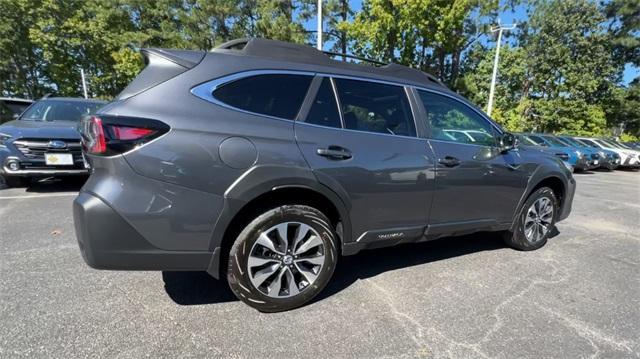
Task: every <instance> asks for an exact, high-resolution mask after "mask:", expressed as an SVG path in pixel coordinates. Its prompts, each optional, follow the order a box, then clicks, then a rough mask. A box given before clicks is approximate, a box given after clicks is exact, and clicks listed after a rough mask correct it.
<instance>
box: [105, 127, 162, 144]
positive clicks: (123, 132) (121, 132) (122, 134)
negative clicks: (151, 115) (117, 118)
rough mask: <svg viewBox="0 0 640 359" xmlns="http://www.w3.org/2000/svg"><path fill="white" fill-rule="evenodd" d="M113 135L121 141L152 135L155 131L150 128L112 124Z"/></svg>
mask: <svg viewBox="0 0 640 359" xmlns="http://www.w3.org/2000/svg"><path fill="white" fill-rule="evenodd" d="M111 130H112V131H113V137H114V139H116V140H120V141H130V140H139V139H141V138H144V137H147V136H149V135H152V134H153V133H154V132H155V131H154V130H152V129H149V128H136V127H124V126H112V127H111Z"/></svg>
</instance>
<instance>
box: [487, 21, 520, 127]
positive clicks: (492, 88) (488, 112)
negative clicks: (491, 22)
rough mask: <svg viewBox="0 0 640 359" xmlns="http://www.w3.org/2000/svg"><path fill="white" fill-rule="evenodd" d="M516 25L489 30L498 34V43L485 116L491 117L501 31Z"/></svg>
mask: <svg viewBox="0 0 640 359" xmlns="http://www.w3.org/2000/svg"><path fill="white" fill-rule="evenodd" d="M515 27H516V24H513V25H507V26H501V25H498V27H497V28H495V27H494V28H491V32H496V31H497V32H498V43H497V44H496V56H495V58H494V59H493V74H492V75H491V87H490V89H489V102H488V103H487V115H489V116H491V111H492V110H493V95H494V93H495V91H496V78H497V77H498V61H499V58H500V43H501V42H502V30H512V29H514V28H515Z"/></svg>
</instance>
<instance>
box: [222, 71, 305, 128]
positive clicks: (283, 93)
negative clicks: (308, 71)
mask: <svg viewBox="0 0 640 359" xmlns="http://www.w3.org/2000/svg"><path fill="white" fill-rule="evenodd" d="M311 80H312V77H311V76H307V75H289V74H269V75H255V76H249V77H245V78H241V79H238V80H235V81H233V82H230V83H226V84H224V85H222V86H221V87H219V88H218V89H216V90H214V91H213V97H214V98H215V99H216V100H218V101H220V102H222V103H224V104H226V105H228V106H231V107H235V108H237V109H240V110H244V111H249V112H253V113H256V114H261V115H267V116H273V117H278V118H283V119H287V120H293V119H294V118H295V117H296V115H297V114H298V111H299V110H300V107H301V106H302V101H304V98H305V96H306V94H307V90H308V89H309V85H310V84H311Z"/></svg>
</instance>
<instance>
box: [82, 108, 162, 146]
mask: <svg viewBox="0 0 640 359" xmlns="http://www.w3.org/2000/svg"><path fill="white" fill-rule="evenodd" d="M168 131H169V126H167V125H166V124H164V123H162V122H160V121H156V120H149V119H143V118H131V117H120V116H108V115H101V116H99V117H98V116H92V117H87V118H85V119H83V120H82V123H81V126H80V134H81V137H82V147H83V149H84V150H85V152H87V153H89V154H92V155H104V156H111V155H116V154H120V153H124V152H127V151H130V150H132V149H134V148H136V147H138V146H140V145H142V144H144V143H147V142H149V141H151V140H153V139H154V138H157V137H159V136H161V135H163V134H165V133H167V132H168Z"/></svg>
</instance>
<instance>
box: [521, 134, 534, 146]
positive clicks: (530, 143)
mask: <svg viewBox="0 0 640 359" xmlns="http://www.w3.org/2000/svg"><path fill="white" fill-rule="evenodd" d="M517 137H518V141H520V143H522V144H523V145H525V146H537V145H538V144H537V143H535V142H533V141H531V139H530V138H528V137H526V136H523V135H518V136H517Z"/></svg>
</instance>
